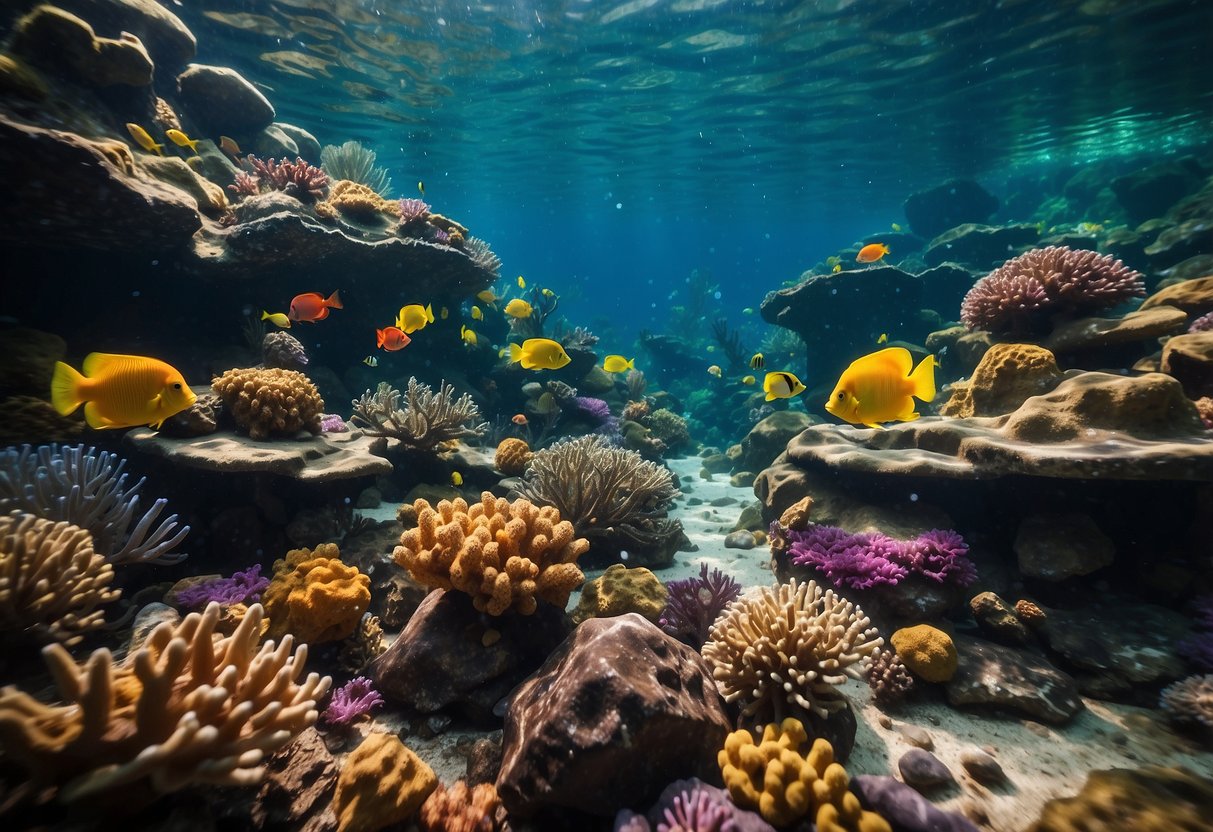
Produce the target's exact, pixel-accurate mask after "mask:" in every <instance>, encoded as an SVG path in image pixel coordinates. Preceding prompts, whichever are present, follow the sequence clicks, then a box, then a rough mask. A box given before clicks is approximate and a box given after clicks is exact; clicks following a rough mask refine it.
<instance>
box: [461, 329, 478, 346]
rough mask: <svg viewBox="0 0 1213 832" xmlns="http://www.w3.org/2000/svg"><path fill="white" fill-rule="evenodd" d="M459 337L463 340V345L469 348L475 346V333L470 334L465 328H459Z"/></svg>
mask: <svg viewBox="0 0 1213 832" xmlns="http://www.w3.org/2000/svg"><path fill="white" fill-rule="evenodd" d="M459 337H460V338H462V339H463V343H465V344H467V345H468V346H469V347H474V346H476V333H475V332H472V331H471V330H470V329H468V328H467V327H466V326H461V327H459Z"/></svg>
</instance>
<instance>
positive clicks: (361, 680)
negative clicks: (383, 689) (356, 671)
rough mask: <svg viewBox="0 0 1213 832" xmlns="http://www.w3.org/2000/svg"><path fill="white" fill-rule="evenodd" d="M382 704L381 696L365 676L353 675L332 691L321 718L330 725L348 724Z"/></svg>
mask: <svg viewBox="0 0 1213 832" xmlns="http://www.w3.org/2000/svg"><path fill="white" fill-rule="evenodd" d="M382 705H383V697H382V696H380V695H379V691H377V690H375V688H374V687H372V686H371V680H370V679H368V678H366V677H365V676H355V677H354V678H353V679H350V680H349V681H348V682H346V683H345V684H344V685H342V686H341V687H339V688H337V689H336V690H334V691H333V695H332V697H331V698H330V699H329V704H328V707H327V708H325V709H324V714H323V715H322V717H321V718H322V719H323V720H324V721H325V722H327V723H329V724H330V725H349V724H350V723H352V722H353V721H354V720H356V719H358V718H359V717H362V716H365V715H366V714H369V713H370V712H371V709H372V708H378V707H381V706H382Z"/></svg>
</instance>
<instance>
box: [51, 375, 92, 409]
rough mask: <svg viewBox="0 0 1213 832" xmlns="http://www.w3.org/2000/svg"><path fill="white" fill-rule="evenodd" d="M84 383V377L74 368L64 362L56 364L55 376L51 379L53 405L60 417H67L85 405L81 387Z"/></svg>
mask: <svg viewBox="0 0 1213 832" xmlns="http://www.w3.org/2000/svg"><path fill="white" fill-rule="evenodd" d="M84 381H85V378H84V376H82V375H80V373H78V372H76V369H75V368H74V367H72V366H70V365H68V364H64V363H63V362H62V361H56V362H55V374H54V375H53V376H52V377H51V404H53V405H54V407H55V410H57V411H58V412H59V415H61V416H66V415H68V414H69V413H72V412H74V411H75V410H76V408H78V407H79V406H80V405H81V404H83V402H84V400H83V399H81V398H80V385H81V384H82V383H83V382H84Z"/></svg>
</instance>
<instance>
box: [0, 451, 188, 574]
mask: <svg viewBox="0 0 1213 832" xmlns="http://www.w3.org/2000/svg"><path fill="white" fill-rule="evenodd" d="M125 466H126V460H124V459H122V458H120V457H118V456H116V455H114V454H111V453H109V452H108V451H102V452H101V453H95V452H94V449H93V448H85V447H84V446H83V445H73V446H65V447H63V448H60V447H59V446H58V445H42V446H40V447H38V448H37V449H36V450H35V449H33V448H31V447H30V446H29V445H24V446H22V447H21V448H20V450H18V449H16V448H6V449H5V450H3V451H0V512H5V513H7V512H10V511H13V510H17V511H23V512H25V513H27V514H33V515H36V516H38V517H42V518H44V519H46V520H63V521H65V522H68V523H72V524H74V525H77V526H79V527H80V528H82V529H85V530H87V531H88V532H89V534H91V535H92V536H93V549H94V550H95V551H97V552H99V553H101V554H102V555H105V559H106V560H108V561H109V562H110V563H164V564H172V563H177V562H179V561H181V560H184V559H185V555H184V554H183V553H180V552H178V553H173V552H172V550H173V549H174V548H176V547H177V546H178V545H179V544H180V543H181V541H183V540H184V539H185V536H186V535H187V534H189V531H190V527H189V526H182V527H180V528H178V526H177V515H175V514H170V515H169V516H168V517H166V518H165V519H164V520H162V521H161V522H160V523H159V525H157V524H156V518H158V517H159V516H160V513H161V512H162V511H164V507H165V506H166V505H167V503H168V501H167V500H164V499H160V500H156V502H154V503H152V507H151V508H150V509H148V510H147V511H146V512H144V513H142V514H141V513H140V512H139V489H140V488H142V487H143V483H144V480H142V479H140V480H139V481H138V482H137V483H135V484H134V485H133V486H131V487H130V488H127V487H126V476H127V475H126V474H125V473H123V471H122V469H123V468H124V467H125ZM132 524H133V526H134V527H133V528H132Z"/></svg>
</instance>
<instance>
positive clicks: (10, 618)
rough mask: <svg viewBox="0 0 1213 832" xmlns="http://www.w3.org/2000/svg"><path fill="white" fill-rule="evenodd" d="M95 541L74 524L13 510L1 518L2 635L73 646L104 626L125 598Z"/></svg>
mask: <svg viewBox="0 0 1213 832" xmlns="http://www.w3.org/2000/svg"><path fill="white" fill-rule="evenodd" d="M113 580H114V568H113V567H112V566H110V564H109V562H108V561H106V559H105V558H104V557H103V556H102V555H99V554H97V553H96V552H94V551H93V536H92V535H90V534H89V533H88V532H87V531H85V530H84V529H82V528H80V527H79V526H74V525H72V524H71V523H55V522H52V521H50V520H43V519H42V518H40V517H35V516H34V515H32V514H23V513H22V512H20V511H14V512H12V513H11V514H9V515H8V516H6V517H0V630H3V631H5V632H13V631H24V632H28V633H30V634H32V635H34V636H35V637H36V638H39V639H45V640H52V641H59V642H62V643H63V644H66V645H69V646H70V645H73V644H75V643H77V642H79V641H80V639H81V638H82V634H83V633H86V632H88V631H89V630H93V629H96V628H97V627H100V626H101V625H102V623H104V622H103V619H104V616H105V613H104V612H103V611H102V610H100V609H98V607H100V606H101V605H102V604H108V603H110V602H111V601H114V600H116V599H117V598H118V596H119V595H121V594H122V593H121V591H120V590H117V589H111V588H110V584H111V583H112V582H113Z"/></svg>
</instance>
